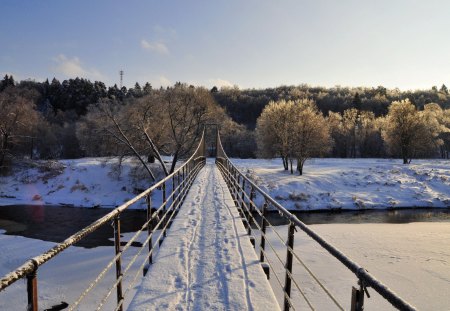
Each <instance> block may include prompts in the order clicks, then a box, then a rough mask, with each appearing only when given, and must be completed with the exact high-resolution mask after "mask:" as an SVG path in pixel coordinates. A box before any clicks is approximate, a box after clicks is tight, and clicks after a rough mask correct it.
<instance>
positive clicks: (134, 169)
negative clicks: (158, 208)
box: [0, 158, 160, 208]
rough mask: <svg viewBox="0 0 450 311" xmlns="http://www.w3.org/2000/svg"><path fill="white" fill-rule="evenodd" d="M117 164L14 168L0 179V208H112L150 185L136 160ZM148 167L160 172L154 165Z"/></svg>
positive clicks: (69, 163)
mask: <svg viewBox="0 0 450 311" xmlns="http://www.w3.org/2000/svg"><path fill="white" fill-rule="evenodd" d="M117 163H118V160H117V159H110V158H83V159H76V160H59V161H52V162H46V161H36V162H32V167H20V168H15V171H14V174H13V175H11V176H6V177H4V176H2V177H0V205H17V204H33V205H42V204H46V205H61V204H69V205H74V206H77V207H97V206H100V207H111V208H113V207H115V206H118V205H121V204H122V203H124V202H126V201H128V200H130V199H131V198H133V197H134V196H136V194H139V193H140V192H141V191H143V190H144V189H146V188H148V187H149V186H150V179H149V177H148V176H147V175H146V172H145V170H144V169H143V168H142V166H141V164H140V163H139V162H137V160H135V159H133V158H128V159H126V160H125V161H124V162H123V164H122V168H121V169H119V167H118V165H117ZM151 167H152V168H153V169H154V170H155V171H160V169H159V165H158V164H152V165H151ZM156 192H157V191H156ZM156 203H157V202H155V204H156ZM133 207H134V208H139V206H138V205H135V206H133Z"/></svg>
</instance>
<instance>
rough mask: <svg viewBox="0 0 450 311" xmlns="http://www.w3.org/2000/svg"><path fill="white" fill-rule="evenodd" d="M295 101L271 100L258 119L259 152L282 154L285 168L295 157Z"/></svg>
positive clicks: (264, 154) (263, 155)
mask: <svg viewBox="0 0 450 311" xmlns="http://www.w3.org/2000/svg"><path fill="white" fill-rule="evenodd" d="M294 106H295V103H294V102H293V101H285V100H280V101H278V102H274V101H272V102H270V103H269V104H268V105H267V106H266V108H264V110H263V112H262V113H261V116H260V117H259V118H258V120H257V125H256V137H257V144H258V152H259V154H260V155H261V156H262V157H274V156H280V157H281V159H282V161H283V167H284V169H285V170H288V169H289V160H291V162H292V159H293V157H292V156H293V154H292V148H293V145H294V137H293V135H292V129H293V127H294V124H295V120H296V116H295V113H294Z"/></svg>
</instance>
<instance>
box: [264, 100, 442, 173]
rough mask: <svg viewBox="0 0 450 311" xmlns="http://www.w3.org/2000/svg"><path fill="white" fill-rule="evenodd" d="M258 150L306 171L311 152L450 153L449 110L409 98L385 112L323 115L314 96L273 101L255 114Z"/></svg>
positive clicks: (410, 155)
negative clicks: (418, 105) (420, 106)
mask: <svg viewBox="0 0 450 311" xmlns="http://www.w3.org/2000/svg"><path fill="white" fill-rule="evenodd" d="M256 137H257V143H258V151H259V155H260V156H262V157H281V159H282V160H283V167H284V169H285V170H289V169H290V172H291V174H293V173H294V169H293V163H294V162H296V164H297V167H296V171H298V173H299V174H300V175H302V173H303V165H304V163H305V161H306V160H307V159H309V158H312V157H320V156H330V155H331V156H333V155H334V156H342V157H353V158H356V157H376V156H385V155H389V156H395V157H400V158H401V159H402V160H403V163H404V164H408V163H410V162H411V160H412V159H413V158H417V157H437V156H441V157H443V158H448V157H449V151H450V109H442V108H441V107H440V106H439V105H437V104H435V103H430V104H426V105H425V106H424V107H423V110H418V109H417V108H416V106H415V105H413V104H412V103H411V101H410V100H409V99H405V100H401V101H394V102H393V103H392V104H391V105H390V106H389V108H388V113H387V114H386V115H385V116H379V117H376V116H375V114H374V113H373V112H371V111H363V110H358V109H356V108H350V109H347V110H344V111H343V113H339V112H331V111H330V112H329V114H328V116H325V115H324V114H323V113H322V112H321V111H320V110H319V109H318V107H317V105H316V103H315V102H314V101H313V100H311V99H302V100H294V101H292V100H288V101H286V100H279V101H276V102H274V101H272V102H270V103H269V104H268V105H267V106H266V107H265V108H264V110H263V112H262V114H261V116H260V117H259V118H258V119H257V125H256Z"/></svg>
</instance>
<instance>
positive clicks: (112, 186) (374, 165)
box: [0, 158, 450, 211]
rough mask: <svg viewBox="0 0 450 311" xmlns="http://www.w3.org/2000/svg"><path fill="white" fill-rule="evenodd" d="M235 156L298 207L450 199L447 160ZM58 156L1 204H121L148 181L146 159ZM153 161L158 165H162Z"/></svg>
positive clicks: (429, 203)
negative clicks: (301, 164) (298, 169)
mask: <svg viewBox="0 0 450 311" xmlns="http://www.w3.org/2000/svg"><path fill="white" fill-rule="evenodd" d="M232 162H233V163H235V164H236V165H237V166H238V168H240V169H241V171H242V172H244V173H245V174H246V175H247V176H249V177H250V178H252V179H253V180H254V181H255V182H256V183H257V184H258V185H259V186H261V187H262V188H263V189H264V190H265V191H267V192H268V193H269V194H270V195H271V196H272V197H273V198H275V199H276V200H277V201H279V202H280V203H281V204H282V205H283V206H285V207H286V208H288V209H292V210H302V211H308V210H317V209H355V210H359V209H369V208H371V209H372V208H374V209H386V208H400V207H449V206H450V190H449V189H450V161H448V160H413V162H412V163H411V164H409V165H403V164H401V160H390V159H312V160H308V161H307V162H306V164H305V168H304V175H303V176H298V175H290V174H289V173H288V172H286V171H284V170H283V169H282V164H281V160H280V159H274V160H254V159H251V160H242V159H232ZM37 163H41V162H37ZM42 163H46V162H42ZM52 163H53V166H52V167H53V169H51V170H49V169H45V168H46V167H47V166H48V164H46V165H44V164H42V165H41V166H39V165H36V166H38V167H35V168H20V169H16V171H15V172H14V174H13V175H12V176H7V177H0V205H12V204H48V205H59V204H72V205H74V206H84V207H93V206H101V207H115V206H118V205H120V204H122V203H123V202H125V201H127V200H129V199H131V198H132V197H134V196H135V195H136V194H137V193H139V192H140V190H143V189H145V188H147V187H148V186H149V185H150V182H149V179H148V178H146V175H145V172H144V170H143V169H142V168H141V165H140V163H138V162H136V160H133V159H127V160H125V162H124V163H123V167H122V170H121V171H120V175H119V174H118V169H117V165H116V164H117V160H114V159H107V158H84V159H77V160H60V161H54V162H52ZM152 165H153V168H154V169H156V170H158V168H159V165H158V164H152ZM42 167H44V169H43V168H42ZM158 192H159V191H155V193H154V199H153V201H154V203H155V204H157V203H158V202H160V194H159V193H158ZM140 207H141V206H139V205H134V206H133V207H132V208H140Z"/></svg>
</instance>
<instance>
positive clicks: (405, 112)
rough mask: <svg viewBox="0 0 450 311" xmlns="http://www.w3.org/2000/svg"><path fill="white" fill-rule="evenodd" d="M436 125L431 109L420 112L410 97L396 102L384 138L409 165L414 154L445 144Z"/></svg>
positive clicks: (388, 116)
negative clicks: (439, 138)
mask: <svg viewBox="0 0 450 311" xmlns="http://www.w3.org/2000/svg"><path fill="white" fill-rule="evenodd" d="M436 124H437V121H436V119H435V117H433V116H432V114H431V113H430V111H424V112H419V111H417V110H416V107H415V106H414V105H413V104H412V103H411V102H410V101H409V99H406V100H402V101H395V102H393V103H392V104H391V106H390V107H389V113H388V115H387V116H386V121H385V124H384V129H383V139H384V140H385V142H386V144H387V145H388V148H389V151H390V152H391V154H394V155H395V154H398V155H400V156H401V158H402V159H403V164H408V163H410V162H411V159H413V158H414V157H417V156H419V155H423V154H427V153H430V150H431V151H434V152H435V151H436V148H437V146H438V145H439V144H440V143H441V142H440V141H439V140H438V139H437V137H438V131H439V127H438V126H437V125H436Z"/></svg>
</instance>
